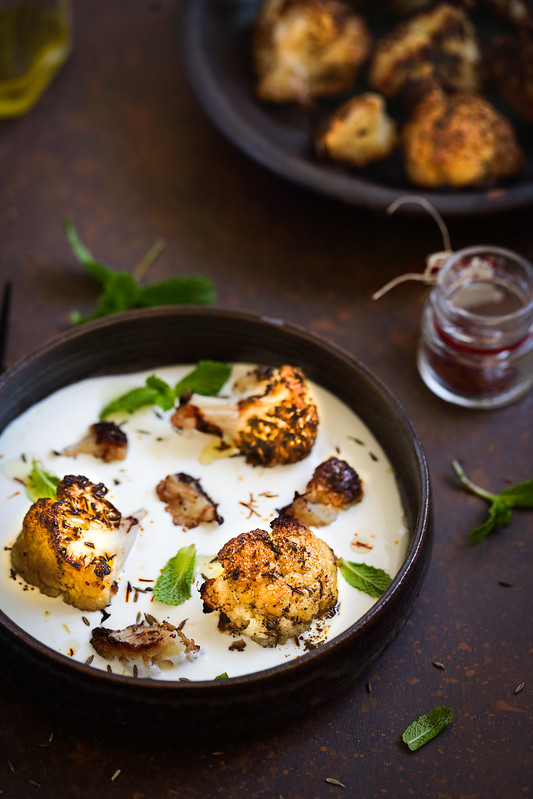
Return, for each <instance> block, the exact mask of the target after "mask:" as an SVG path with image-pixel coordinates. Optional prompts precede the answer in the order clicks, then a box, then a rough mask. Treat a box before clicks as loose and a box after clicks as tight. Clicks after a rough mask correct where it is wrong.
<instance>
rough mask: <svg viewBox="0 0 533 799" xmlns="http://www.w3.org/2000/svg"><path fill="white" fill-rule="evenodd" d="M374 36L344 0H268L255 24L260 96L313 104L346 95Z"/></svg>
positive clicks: (255, 48) (254, 51)
mask: <svg viewBox="0 0 533 799" xmlns="http://www.w3.org/2000/svg"><path fill="white" fill-rule="evenodd" d="M369 49H370V36H369V33H368V30H367V26H366V23H365V21H364V19H363V18H362V17H360V16H359V15H358V14H355V13H354V12H353V10H352V9H351V8H350V7H349V5H348V4H347V3H345V2H344V0H265V2H263V4H262V6H261V9H260V12H259V15H258V17H257V20H256V24H255V29H254V40H253V56H254V62H255V69H256V74H257V94H258V96H259V97H260V99H261V100H265V101H269V102H277V103H285V102H299V103H303V104H306V103H309V102H310V101H311V100H313V99H314V98H317V97H326V96H331V95H335V94H339V93H341V92H343V91H346V90H348V89H349V88H350V87H351V86H352V85H353V84H354V82H355V79H356V77H357V74H358V72H359V69H360V66H361V64H362V63H363V61H364V60H365V59H366V58H367V56H368V52H369Z"/></svg>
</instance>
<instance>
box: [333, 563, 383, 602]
mask: <svg viewBox="0 0 533 799" xmlns="http://www.w3.org/2000/svg"><path fill="white" fill-rule="evenodd" d="M339 566H340V570H341V574H342V576H343V577H344V579H345V580H346V582H347V583H349V584H350V585H351V586H352V588H357V589H358V590H359V591H364V593H365V594H368V595H369V596H373V597H380V596H381V595H382V594H383V592H384V591H386V590H387V588H388V587H389V585H390V584H391V582H392V577H390V576H389V575H388V574H387V572H385V571H383V569H377V568H376V567H375V566H369V565H368V564H367V563H353V562H352V561H351V560H344V558H339Z"/></svg>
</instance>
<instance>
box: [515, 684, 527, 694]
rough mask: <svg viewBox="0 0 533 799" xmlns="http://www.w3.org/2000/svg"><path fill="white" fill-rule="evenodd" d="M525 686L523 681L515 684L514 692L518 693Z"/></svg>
mask: <svg viewBox="0 0 533 799" xmlns="http://www.w3.org/2000/svg"><path fill="white" fill-rule="evenodd" d="M525 686H526V684H525V682H521V683H520V684H519V685H517V686H516V688H515V689H514V692H515V694H519V693H520V691H521V690H522V689H523V688H525Z"/></svg>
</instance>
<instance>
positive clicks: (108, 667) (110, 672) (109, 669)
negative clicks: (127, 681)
mask: <svg viewBox="0 0 533 799" xmlns="http://www.w3.org/2000/svg"><path fill="white" fill-rule="evenodd" d="M107 670H108V672H109V674H113V669H112V668H111V666H110V665H109V663H108V664H107Z"/></svg>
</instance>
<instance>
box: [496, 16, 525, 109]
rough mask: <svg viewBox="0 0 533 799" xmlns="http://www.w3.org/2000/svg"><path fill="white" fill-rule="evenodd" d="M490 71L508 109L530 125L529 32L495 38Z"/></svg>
mask: <svg viewBox="0 0 533 799" xmlns="http://www.w3.org/2000/svg"><path fill="white" fill-rule="evenodd" d="M532 14H533V7H532ZM491 70H492V75H493V77H494V79H495V82H496V85H497V86H498V89H499V91H500V94H501V95H502V97H504V99H505V100H506V102H507V103H508V105H509V107H510V108H512V110H513V111H514V113H515V114H516V115H517V116H519V117H521V118H522V119H523V120H525V121H526V122H533V29H532V30H528V29H527V28H525V27H524V28H521V29H518V30H517V31H516V32H515V33H506V34H503V35H501V36H498V37H496V40H495V45H494V50H493V53H492V58H491Z"/></svg>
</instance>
